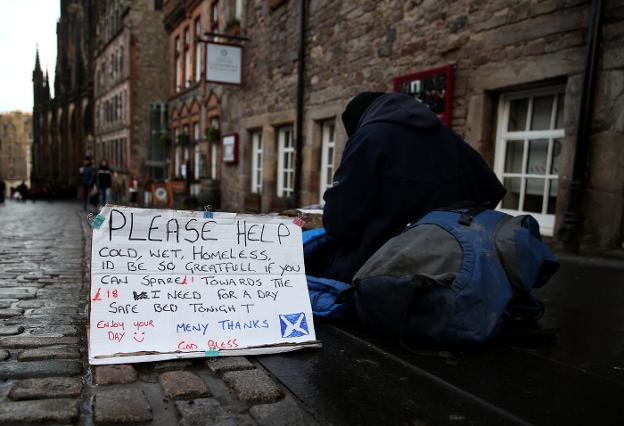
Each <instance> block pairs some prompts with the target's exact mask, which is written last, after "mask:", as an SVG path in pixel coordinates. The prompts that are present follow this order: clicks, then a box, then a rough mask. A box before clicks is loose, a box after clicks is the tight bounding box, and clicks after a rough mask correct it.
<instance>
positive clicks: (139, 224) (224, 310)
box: [89, 205, 319, 364]
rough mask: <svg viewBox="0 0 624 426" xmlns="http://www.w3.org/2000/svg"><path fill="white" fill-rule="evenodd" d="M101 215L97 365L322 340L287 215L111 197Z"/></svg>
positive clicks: (95, 267)
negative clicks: (122, 203) (141, 204)
mask: <svg viewBox="0 0 624 426" xmlns="http://www.w3.org/2000/svg"><path fill="white" fill-rule="evenodd" d="M98 217H102V218H103V221H102V223H101V225H100V226H99V227H97V228H94V229H93V239H92V252H91V292H90V297H91V316H90V330H89V362H90V363H91V364H115V363H130V362H144V361H155V360H163V359H172V358H191V357H214V356H224V355H253V354H266V353H275V352H285V351H290V350H295V349H300V348H303V347H310V346H319V343H318V342H317V341H316V337H315V332H314V323H313V322H312V311H311V307H310V300H309V296H308V291H307V284H306V279H305V270H304V264H303V249H302V240H301V229H300V228H299V227H298V226H297V225H295V224H293V223H292V221H291V220H288V219H281V218H277V217H270V216H252V215H237V214H234V213H219V212H214V213H213V214H212V217H209V218H205V217H204V213H203V212H192V211H176V210H151V209H138V208H127V207H118V206H109V205H107V206H106V207H104V208H103V209H102V211H101V212H100V214H99V216H98Z"/></svg>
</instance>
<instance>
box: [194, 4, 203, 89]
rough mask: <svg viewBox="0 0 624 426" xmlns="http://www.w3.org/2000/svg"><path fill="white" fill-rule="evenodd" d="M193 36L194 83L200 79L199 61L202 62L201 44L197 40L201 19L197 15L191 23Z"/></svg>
mask: <svg viewBox="0 0 624 426" xmlns="http://www.w3.org/2000/svg"><path fill="white" fill-rule="evenodd" d="M193 27H194V32H195V38H194V40H193V43H194V47H195V49H194V50H195V64H194V65H193V74H194V78H195V83H199V82H200V81H201V63H202V54H201V51H202V44H201V43H200V42H199V37H200V35H201V34H200V33H201V21H200V19H199V16H198V17H197V18H195V21H194V23H193Z"/></svg>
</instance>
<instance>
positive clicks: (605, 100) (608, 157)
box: [221, 0, 624, 247]
mask: <svg viewBox="0 0 624 426" xmlns="http://www.w3.org/2000/svg"><path fill="white" fill-rule="evenodd" d="M269 3H270V2H265V1H253V2H249V3H248V5H247V8H246V10H245V16H246V25H245V28H244V29H243V31H244V33H245V35H246V36H247V37H249V39H250V41H249V42H246V43H245V52H244V70H243V72H244V85H243V86H242V87H240V88H223V89H221V90H222V95H221V100H222V104H223V116H222V125H223V128H224V131H225V132H230V131H236V132H239V133H240V134H241V144H240V158H241V161H240V162H239V164H238V165H236V166H230V165H222V173H223V180H222V194H223V204H224V208H226V209H238V210H240V209H243V207H244V199H245V194H247V193H248V192H249V189H248V188H249V174H250V165H249V162H250V141H249V132H248V130H249V129H252V128H261V129H262V132H263V136H264V141H263V142H264V144H265V145H264V167H265V170H264V173H265V174H264V176H265V177H264V184H263V194H262V201H263V210H271V203H272V200H273V199H274V193H275V192H274V191H275V152H276V151H275V129H276V128H277V126H279V125H281V124H284V123H292V124H294V119H295V103H296V81H297V80H296V78H297V77H296V76H297V40H298V38H297V37H298V13H299V12H298V2H296V1H294V0H291V1H286V2H281V5H280V6H278V7H277V8H275V9H271V7H270V4H269ZM278 3H279V2H278ZM308 5H309V6H308V7H309V9H308V19H307V22H306V27H307V30H306V39H305V40H306V41H305V54H306V64H305V66H306V68H305V103H304V105H305V114H304V120H305V122H304V129H305V130H304V141H303V142H304V149H303V156H304V158H303V162H304V171H303V188H302V189H303V191H302V203H303V204H306V203H313V202H318V199H319V193H318V190H319V184H318V181H319V168H320V125H319V123H320V120H323V119H331V118H334V119H335V120H336V131H337V135H336V149H337V153H336V161H339V158H340V156H341V152H342V149H343V148H344V143H345V141H346V135H345V133H344V131H343V129H342V125H341V123H340V113H341V112H342V110H343V109H344V106H345V105H346V103H347V102H348V101H349V100H350V98H352V97H353V96H354V95H356V94H357V93H358V92H360V91H363V90H375V91H391V90H393V84H392V82H393V78H395V77H397V76H401V75H406V74H411V73H415V72H419V71H424V70H428V69H431V68H436V67H440V66H446V65H453V66H454V94H453V98H452V107H453V112H452V121H451V123H452V127H453V129H454V130H455V131H457V132H458V133H460V134H461V135H463V136H464V137H465V138H466V140H467V142H468V143H470V144H471V145H472V146H473V147H475V148H476V149H477V150H478V151H480V152H481V153H482V155H483V156H484V157H485V159H486V160H487V161H488V162H489V163H490V164H491V165H494V160H495V157H496V154H497V151H496V141H497V136H496V130H497V121H498V119H499V117H498V114H499V102H500V101H501V99H502V96H503V95H505V94H507V93H512V92H515V91H518V90H523V89H534V88H539V87H544V86H558V85H561V86H563V87H564V95H565V97H564V99H565V100H564V104H563V106H564V111H565V117H564V128H565V138H564V139H563V141H562V150H561V153H560V154H559V155H560V159H559V160H558V161H560V163H561V164H560V169H559V188H560V189H559V193H558V196H557V204H556V212H555V213H556V214H555V224H554V228H555V229H556V228H557V227H558V226H560V224H561V220H562V215H563V212H564V210H565V208H566V204H567V194H568V187H569V182H570V175H571V170H572V169H571V168H572V163H573V156H574V148H575V143H576V138H575V135H576V126H577V121H578V120H577V116H578V106H579V102H580V95H581V82H582V71H583V64H584V55H585V49H586V33H587V26H588V20H589V12H590V2H589V1H580V0H542V1H538V0H524V1H511V0H496V1H483V0H464V1H462V0H459V1H453V2H439V1H436V0H415V1H399V0H386V1H372V0H366V1H364V0H363V1H358V2H343V1H337V0H318V1H311V2H308ZM623 20H624V1H622V0H614V1H608V2H605V10H604V22H603V30H602V45H601V51H600V55H599V56H600V62H599V73H598V83H597V90H596V98H595V108H594V112H593V128H592V138H591V142H590V149H589V178H588V180H587V181H586V182H587V186H586V189H585V192H584V195H583V203H584V214H585V217H586V223H585V228H584V229H585V231H584V236H585V242H586V243H588V244H591V245H598V246H602V247H614V246H617V245H619V244H621V242H622V224H623V222H624V215H623V212H624V205H623V203H624V196H623V194H624V171H622V167H621V166H618V165H619V164H622V163H623V160H624V157H623V156H624V148H623V144H622V143H621V142H622V131H623V129H622V125H623V121H624V118H623V114H624V108H623V105H622V103H623V102H624V101H623V99H624V98H623V97H622V93H623V90H624V86H623V81H622V80H623V77H622V76H623V75H624V73H623V72H622V68H623V67H624V56H623V54H622V49H621V47H619V46H621V45H623V41H624V40H623V39H624V30H623V28H624V25H623Z"/></svg>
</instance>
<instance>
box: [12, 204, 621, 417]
mask: <svg viewBox="0 0 624 426" xmlns="http://www.w3.org/2000/svg"><path fill="white" fill-rule="evenodd" d="M88 232H89V230H88V227H87V221H86V215H85V214H84V213H83V212H82V211H80V210H79V206H78V204H75V203H61V202H55V203H36V204H32V203H28V204H22V203H15V202H9V203H7V204H6V205H4V206H0V424H27V423H34V424H41V423H45V422H48V423H54V424H86V425H88V424H93V423H96V424H104V423H109V424H110V423H114V424H123V423H139V424H159V425H169V424H177V423H179V424H230V425H237V424H239V425H254V424H270V425H273V424H285V425H286V424H288V425H297V424H301V425H307V424H336V425H341V424H371V425H372V424H393V425H394V424H410V425H421V424H427V425H437V424H453V425H455V424H457V425H464V424H466V425H468V424H486V425H491V424H545V425H546V424H549V425H550V424H588V425H589V424H592V425H594V424H624V406H623V405H622V404H621V401H622V400H623V399H624V310H623V309H622V308H621V307H622V306H624V303H623V302H624V262H621V261H620V262H618V261H608V260H600V259H586V258H579V257H570V256H563V257H562V269H561V271H560V272H559V273H558V274H557V275H556V277H555V278H554V279H553V280H552V282H551V283H549V284H548V285H547V287H545V288H544V289H542V290H539V291H538V292H537V296H538V297H539V298H540V299H542V300H544V301H545V304H546V308H547V310H546V314H545V316H544V318H543V319H542V320H541V322H540V325H541V327H543V328H559V332H558V334H557V339H556V341H551V342H538V343H536V342H527V341H526V340H522V341H520V340H518V339H517V335H516V338H511V335H509V334H508V335H504V336H501V338H500V339H498V340H497V341H495V342H493V343H491V344H488V345H486V346H483V347H479V348H474V349H463V350H453V351H452V354H453V355H454V357H455V360H456V362H454V363H448V362H445V360H444V359H442V358H439V357H432V356H422V355H417V354H414V353H412V352H410V351H408V350H405V349H403V348H401V347H400V346H398V345H396V344H395V343H394V342H392V341H388V340H386V339H384V338H382V337H379V336H374V335H370V334H369V333H368V332H367V331H366V330H364V329H363V328H362V327H361V326H359V325H358V324H357V323H354V322H343V323H328V322H320V321H317V322H316V329H317V336H318V338H319V339H320V340H321V341H322V342H323V348H322V349H320V350H306V351H299V352H295V353H289V354H281V355H271V356H260V357H248V358H243V357H236V358H227V357H224V358H220V359H216V360H213V361H211V362H206V361H204V360H193V361H188V360H185V361H167V362H159V363H144V364H133V365H119V366H99V367H89V366H88V363H87V361H86V319H87V309H86V307H87V301H88V279H87V277H88V275H87V269H86V268H85V266H86V262H88V258H87V257H86V256H85V253H88V250H87V249H88V238H89V237H88V235H89V234H88Z"/></svg>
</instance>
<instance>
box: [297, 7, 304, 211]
mask: <svg viewBox="0 0 624 426" xmlns="http://www.w3.org/2000/svg"><path fill="white" fill-rule="evenodd" d="M305 15H306V0H299V52H298V58H297V119H296V121H297V123H296V126H297V127H296V129H295V134H296V136H295V137H296V139H295V152H296V154H295V188H294V202H295V207H299V203H300V202H301V175H302V165H303V89H304V81H303V75H304V68H305Z"/></svg>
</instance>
